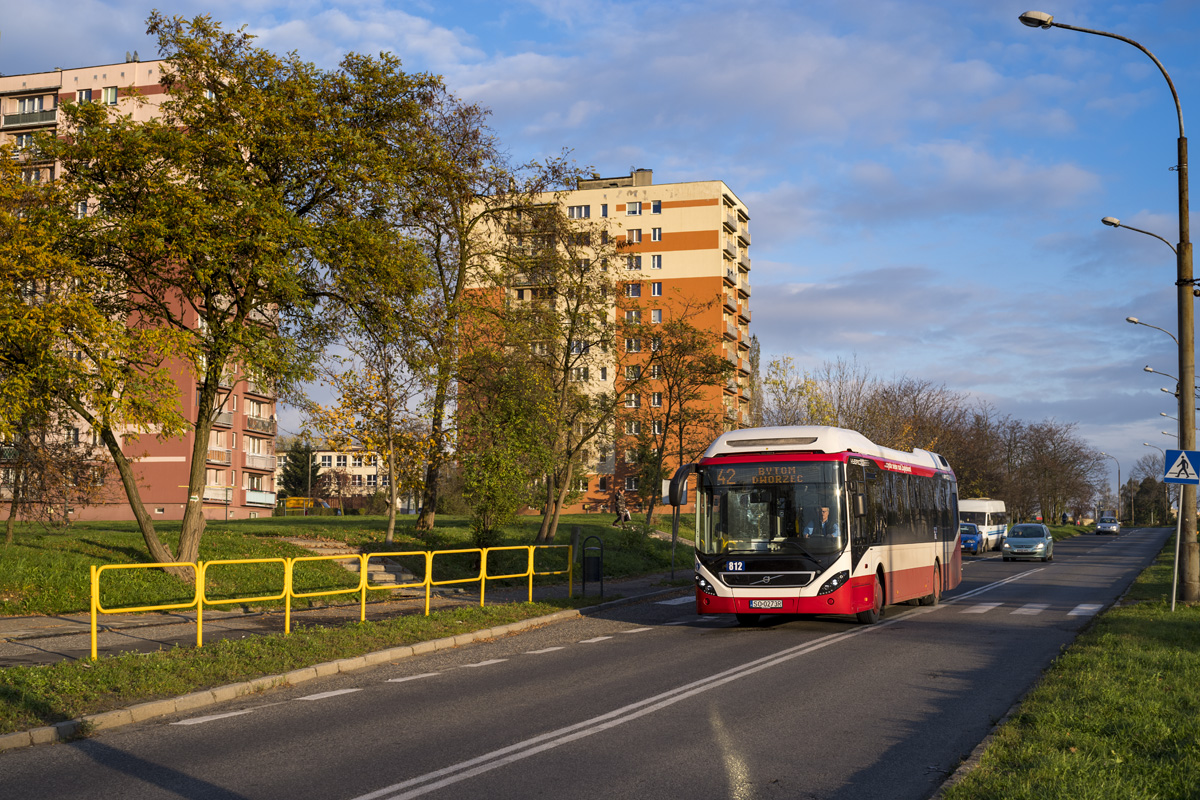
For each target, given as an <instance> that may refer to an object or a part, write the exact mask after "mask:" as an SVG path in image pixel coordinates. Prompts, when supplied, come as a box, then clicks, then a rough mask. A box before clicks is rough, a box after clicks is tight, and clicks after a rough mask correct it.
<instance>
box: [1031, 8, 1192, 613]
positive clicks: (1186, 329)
mask: <svg viewBox="0 0 1200 800" xmlns="http://www.w3.org/2000/svg"><path fill="white" fill-rule="evenodd" d="M1020 20H1021V22H1022V24H1024V25H1027V26H1029V27H1031V28H1062V29H1064V30H1070V31H1077V32H1079V33H1090V34H1093V35H1095V36H1104V37H1107V38H1109V39H1116V40H1118V41H1121V42H1125V43H1126V44H1129V45H1132V46H1134V47H1136V48H1137V49H1138V50H1141V51H1142V52H1143V53H1145V54H1146V55H1147V56H1148V57H1149V58H1150V60H1151V61H1153V62H1154V65H1155V66H1157V67H1158V70H1159V72H1161V73H1162V76H1163V78H1165V79H1166V81H1167V86H1168V87H1169V88H1170V90H1171V98H1172V99H1173V100H1174V101H1175V115H1176V117H1177V118H1178V120H1179V138H1178V141H1177V144H1176V153H1177V155H1176V158H1177V160H1176V164H1175V169H1176V170H1177V172H1178V175H1179V246H1178V247H1176V248H1175V255H1176V259H1175V265H1176V275H1175V291H1176V298H1177V302H1178V307H1179V325H1178V327H1177V330H1178V331H1179V383H1180V394H1179V396H1180V400H1179V447H1180V449H1181V450H1195V449H1196V409H1195V403H1193V402H1192V400H1191V398H1192V396H1193V395H1194V394H1195V391H1196V332H1195V321H1194V316H1193V314H1194V308H1193V306H1192V296H1193V295H1192V293H1193V290H1194V288H1195V280H1194V278H1193V277H1192V242H1191V221H1190V220H1189V216H1188V215H1189V210H1188V153H1187V137H1186V136H1185V135H1184V129H1183V107H1182V106H1181V105H1180V103H1179V93H1178V92H1177V91H1175V84H1174V83H1173V82H1172V81H1171V76H1170V74H1168V73H1167V70H1166V68H1165V67H1164V66H1163V65H1162V62H1161V61H1159V60H1158V58H1157V57H1156V56H1155V55H1154V54H1153V53H1151V52H1150V51H1149V50H1147V49H1146V48H1145V47H1143V46H1142V45H1140V44H1138V43H1137V42H1135V41H1134V40H1133V39H1129V38H1126V37H1124V36H1119V35H1117V34H1115V33H1108V32H1106V31H1097V30H1092V29H1090V28H1077V27H1075V26H1072V25H1065V24H1063V23H1061V22H1055V21H1054V17H1053V16H1052V15H1050V14H1047V13H1045V12H1042V11H1026V12H1025V13H1024V14H1022V15H1021V16H1020ZM1168 244H1170V243H1169V242H1168ZM1184 398H1187V399H1186V400H1185V399H1184ZM1179 516H1180V532H1179V539H1178V540H1177V542H1176V544H1177V545H1180V546H1181V547H1182V551H1183V552H1182V561H1181V562H1180V563H1178V564H1177V572H1179V573H1181V574H1182V581H1181V583H1182V585H1181V587H1180V591H1181V595H1182V596H1181V598H1180V599H1182V600H1184V601H1185V602H1195V601H1197V600H1200V543H1197V541H1196V487H1195V486H1193V485H1191V484H1183V491H1182V493H1181V495H1180V501H1179ZM1172 599H1173V598H1172Z"/></svg>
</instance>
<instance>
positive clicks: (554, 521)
mask: <svg viewBox="0 0 1200 800" xmlns="http://www.w3.org/2000/svg"><path fill="white" fill-rule="evenodd" d="M571 472H572V468H571V464H570V463H568V464H567V474H566V475H565V476H564V477H563V481H562V483H561V484H560V485H559V487H558V497H556V498H555V500H554V503H553V512H552V515H551V516H550V525H549V528H548V530H547V531H546V535H545V536H544V537H543V536H542V534H541V533H538V538H537V542H536V543H537V544H554V537H555V536H556V535H557V534H558V517H559V515H560V514H561V513H562V507H563V504H564V503H566V501H567V492H568V491H569V489H570V486H571Z"/></svg>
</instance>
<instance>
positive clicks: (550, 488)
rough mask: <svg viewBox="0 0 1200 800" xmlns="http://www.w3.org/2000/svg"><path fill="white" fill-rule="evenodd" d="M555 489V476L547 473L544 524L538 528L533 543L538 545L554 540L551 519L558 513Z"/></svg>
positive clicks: (543, 511)
mask: <svg viewBox="0 0 1200 800" xmlns="http://www.w3.org/2000/svg"><path fill="white" fill-rule="evenodd" d="M554 489H555V484H554V474H553V473H551V472H548V473H546V505H544V506H543V507H542V524H541V525H540V526H539V527H538V532H537V536H535V537H534V538H533V541H534V542H537V543H538V544H541V543H543V542H545V541H547V539H551V538H553V536H552V535H551V534H550V518H551V517H552V516H555V511H556V505H555V502H554Z"/></svg>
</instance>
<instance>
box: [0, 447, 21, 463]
mask: <svg viewBox="0 0 1200 800" xmlns="http://www.w3.org/2000/svg"><path fill="white" fill-rule="evenodd" d="M16 460H17V448H15V447H0V461H16Z"/></svg>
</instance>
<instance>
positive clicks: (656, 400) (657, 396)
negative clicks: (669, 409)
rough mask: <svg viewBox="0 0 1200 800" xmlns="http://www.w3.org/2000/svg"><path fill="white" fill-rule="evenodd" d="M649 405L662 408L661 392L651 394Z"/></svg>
mask: <svg viewBox="0 0 1200 800" xmlns="http://www.w3.org/2000/svg"><path fill="white" fill-rule="evenodd" d="M650 405H651V406H653V407H654V408H662V392H653V393H651V395H650Z"/></svg>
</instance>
